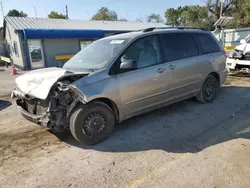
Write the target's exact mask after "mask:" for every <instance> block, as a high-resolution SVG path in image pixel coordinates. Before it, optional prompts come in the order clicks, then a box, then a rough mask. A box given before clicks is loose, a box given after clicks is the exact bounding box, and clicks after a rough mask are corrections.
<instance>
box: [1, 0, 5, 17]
mask: <svg viewBox="0 0 250 188" xmlns="http://www.w3.org/2000/svg"><path fill="white" fill-rule="evenodd" d="M0 5H1V11H2V14H3V20H4V17H5V16H4V11H3V2H2V1H0Z"/></svg>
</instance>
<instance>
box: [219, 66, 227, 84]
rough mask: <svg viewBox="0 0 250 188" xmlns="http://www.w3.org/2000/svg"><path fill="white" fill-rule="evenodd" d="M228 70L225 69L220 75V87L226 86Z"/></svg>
mask: <svg viewBox="0 0 250 188" xmlns="http://www.w3.org/2000/svg"><path fill="white" fill-rule="evenodd" d="M227 72H228V71H227V69H224V70H223V71H222V72H221V73H220V85H222V84H224V83H225V81H226V79H227Z"/></svg>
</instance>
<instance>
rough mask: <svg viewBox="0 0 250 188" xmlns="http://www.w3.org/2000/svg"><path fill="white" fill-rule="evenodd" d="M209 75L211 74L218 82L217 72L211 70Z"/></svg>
mask: <svg viewBox="0 0 250 188" xmlns="http://www.w3.org/2000/svg"><path fill="white" fill-rule="evenodd" d="M209 75H213V76H214V77H215V78H216V80H217V81H218V83H219V84H220V75H219V74H218V73H217V72H211V73H210V74H209Z"/></svg>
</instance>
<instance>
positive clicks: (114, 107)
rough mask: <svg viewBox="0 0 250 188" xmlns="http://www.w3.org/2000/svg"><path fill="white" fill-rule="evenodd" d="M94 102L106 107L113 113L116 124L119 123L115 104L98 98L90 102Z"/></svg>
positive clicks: (106, 99)
mask: <svg viewBox="0 0 250 188" xmlns="http://www.w3.org/2000/svg"><path fill="white" fill-rule="evenodd" d="M96 101H98V102H102V103H104V104H106V105H108V106H109V107H110V108H111V109H112V111H113V112H114V113H115V120H116V122H119V110H118V108H117V106H116V104H115V103H114V102H113V101H112V100H110V99H108V98H98V99H94V100H92V101H90V102H91V103H93V102H96Z"/></svg>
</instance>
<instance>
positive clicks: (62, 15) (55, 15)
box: [48, 11, 67, 19]
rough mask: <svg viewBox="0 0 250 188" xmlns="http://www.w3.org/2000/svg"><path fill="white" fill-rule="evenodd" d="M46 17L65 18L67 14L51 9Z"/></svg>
mask: <svg viewBox="0 0 250 188" xmlns="http://www.w3.org/2000/svg"><path fill="white" fill-rule="evenodd" d="M48 18H51V19H67V16H66V15H64V14H61V13H58V12H56V11H51V12H50V13H49V15H48Z"/></svg>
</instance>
